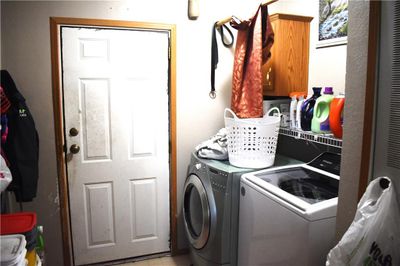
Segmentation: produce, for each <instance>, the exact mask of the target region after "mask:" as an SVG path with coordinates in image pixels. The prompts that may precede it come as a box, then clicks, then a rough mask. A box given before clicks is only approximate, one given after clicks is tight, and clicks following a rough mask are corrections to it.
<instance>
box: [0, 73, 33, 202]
mask: <svg viewBox="0 0 400 266" xmlns="http://www.w3.org/2000/svg"><path fill="white" fill-rule="evenodd" d="M1 87H3V89H4V92H5V94H6V96H7V98H8V100H9V101H10V102H11V107H10V108H9V110H8V111H7V120H8V124H7V125H8V135H7V139H6V142H5V143H4V145H2V149H4V153H5V155H6V157H7V159H8V162H9V164H10V166H9V168H10V171H11V174H12V177H13V180H12V182H11V184H10V185H9V187H8V188H7V189H8V190H9V191H14V193H15V197H16V199H17V201H18V202H26V201H32V199H33V198H34V197H36V190H37V182H38V176H39V168H38V161H39V137H38V134H37V131H36V128H35V122H34V121H33V118H32V115H31V113H30V111H29V109H28V106H27V105H26V103H25V98H24V97H23V96H22V95H21V94H20V93H19V91H18V89H17V87H16V86H15V83H14V81H13V79H12V78H11V76H10V74H9V73H8V72H7V71H6V70H1Z"/></svg>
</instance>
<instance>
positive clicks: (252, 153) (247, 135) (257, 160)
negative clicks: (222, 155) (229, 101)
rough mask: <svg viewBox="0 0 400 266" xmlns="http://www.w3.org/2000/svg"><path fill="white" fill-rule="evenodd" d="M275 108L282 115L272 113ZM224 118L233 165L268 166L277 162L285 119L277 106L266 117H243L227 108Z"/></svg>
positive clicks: (230, 160)
mask: <svg viewBox="0 0 400 266" xmlns="http://www.w3.org/2000/svg"><path fill="white" fill-rule="evenodd" d="M272 111H276V112H277V113H278V116H270V114H271V112H272ZM228 114H230V115H231V116H232V117H228V116H227V115H228ZM224 118H225V127H226V128H227V130H228V155H229V163H230V164H232V165H234V166H237V167H244V168H265V167H269V166H272V165H273V164H274V161H275V151H276V145H277V142H278V133H279V124H280V120H281V119H280V112H279V109H278V108H277V107H273V108H271V109H269V111H268V112H267V113H266V114H265V115H264V117H262V118H243V119H240V118H238V117H237V116H236V115H235V113H234V112H233V111H232V110H230V109H228V108H226V109H225V111H224Z"/></svg>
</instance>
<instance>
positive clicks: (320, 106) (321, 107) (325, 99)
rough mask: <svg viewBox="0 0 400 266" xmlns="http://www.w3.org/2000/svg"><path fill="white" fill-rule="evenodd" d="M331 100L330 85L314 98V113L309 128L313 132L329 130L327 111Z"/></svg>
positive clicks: (326, 131) (331, 91)
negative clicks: (319, 95)
mask: <svg viewBox="0 0 400 266" xmlns="http://www.w3.org/2000/svg"><path fill="white" fill-rule="evenodd" d="M332 100H333V89H332V87H325V90H324V94H323V95H322V96H321V97H319V98H318V99H317V100H316V102H315V106H314V115H313V118H312V120H311V130H312V131H313V132H314V133H328V132H330V128H329V111H330V105H331V102H332Z"/></svg>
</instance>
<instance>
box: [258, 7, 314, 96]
mask: <svg viewBox="0 0 400 266" xmlns="http://www.w3.org/2000/svg"><path fill="white" fill-rule="evenodd" d="M270 19H271V24H272V27H273V29H274V33H275V37H274V45H273V46H272V49H271V58H270V59H269V60H268V62H267V63H266V64H264V65H263V67H262V71H263V92H264V95H268V96H288V95H289V93H290V92H293V91H300V92H305V93H307V90H308V60H309V49H310V22H311V20H312V19H313V18H312V17H305V16H295V15H288V14H273V15H271V16H270Z"/></svg>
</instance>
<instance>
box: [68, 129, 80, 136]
mask: <svg viewBox="0 0 400 266" xmlns="http://www.w3.org/2000/svg"><path fill="white" fill-rule="evenodd" d="M69 134H70V135H71V136H72V137H75V136H78V134H79V131H78V130H77V129H76V128H74V127H73V128H71V129H70V130H69Z"/></svg>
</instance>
